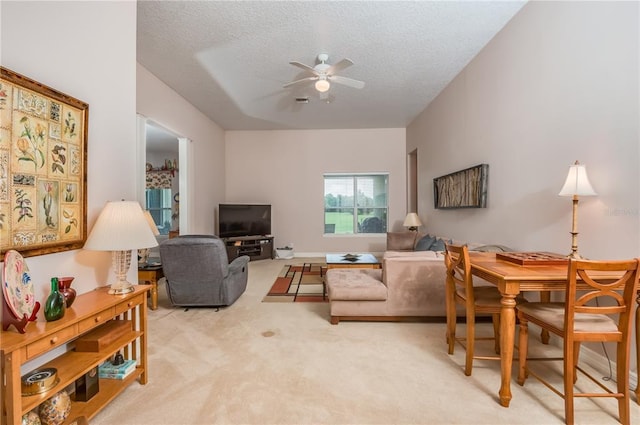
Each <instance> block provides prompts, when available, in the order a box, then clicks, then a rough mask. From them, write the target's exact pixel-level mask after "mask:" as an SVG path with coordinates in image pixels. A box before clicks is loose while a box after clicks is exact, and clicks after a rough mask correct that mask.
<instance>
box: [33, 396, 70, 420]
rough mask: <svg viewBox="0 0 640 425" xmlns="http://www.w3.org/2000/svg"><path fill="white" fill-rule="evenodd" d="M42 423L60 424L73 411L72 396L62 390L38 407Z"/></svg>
mask: <svg viewBox="0 0 640 425" xmlns="http://www.w3.org/2000/svg"><path fill="white" fill-rule="evenodd" d="M38 411H39V414H40V422H42V425H60V424H61V423H63V422H64V420H65V419H67V417H68V416H69V413H71V397H69V394H67V392H66V391H64V390H62V391H60V392H59V393H56V394H55V395H53V396H52V397H51V398H50V399H48V400H46V401H45V402H44V403H42V404H41V405H40V407H39V408H38Z"/></svg>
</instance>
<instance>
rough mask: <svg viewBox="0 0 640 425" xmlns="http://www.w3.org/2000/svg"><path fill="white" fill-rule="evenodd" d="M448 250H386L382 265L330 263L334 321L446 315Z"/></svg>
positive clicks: (329, 273)
mask: <svg viewBox="0 0 640 425" xmlns="http://www.w3.org/2000/svg"><path fill="white" fill-rule="evenodd" d="M445 271H446V268H445V265H444V256H443V255H442V254H441V253H437V252H433V251H416V252H392V251H388V252H386V253H385V255H384V258H383V259H382V270H375V269H330V270H328V271H327V274H326V276H325V282H326V285H327V293H328V296H329V304H330V309H331V323H332V324H338V323H339V322H340V320H385V321H391V320H407V319H417V318H426V317H432V318H441V319H442V318H444V317H445V313H446V312H445V298H444V281H445Z"/></svg>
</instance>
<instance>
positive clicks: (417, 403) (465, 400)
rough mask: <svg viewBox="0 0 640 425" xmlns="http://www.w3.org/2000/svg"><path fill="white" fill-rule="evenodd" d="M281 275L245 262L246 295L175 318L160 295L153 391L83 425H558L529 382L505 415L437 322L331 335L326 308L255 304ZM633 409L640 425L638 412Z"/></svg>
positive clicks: (344, 328) (488, 373)
mask: <svg viewBox="0 0 640 425" xmlns="http://www.w3.org/2000/svg"><path fill="white" fill-rule="evenodd" d="M314 260H315V261H317V260H318V259H309V258H306V259H295V260H287V264H289V263H292V262H299V263H300V264H301V263H304V262H314ZM283 264H284V263H283V262H281V260H261V261H255V262H251V263H249V285H248V288H247V291H246V292H245V294H243V295H242V296H241V297H240V299H239V300H238V301H237V302H236V303H235V304H234V305H232V306H231V307H228V308H225V309H221V310H220V311H218V312H216V311H215V310H214V309H203V308H192V309H190V310H188V311H184V309H182V308H175V309H174V308H171V307H169V305H168V302H167V299H166V293H165V288H164V285H161V287H160V289H159V293H160V306H159V308H158V310H156V311H149V383H148V384H147V385H144V386H142V385H140V384H138V383H134V384H133V385H131V386H130V387H129V388H128V389H127V390H126V391H125V392H124V393H122V394H120V395H119V396H118V397H117V398H116V399H115V400H114V401H113V402H112V403H111V404H110V405H109V406H107V407H106V409H105V410H103V411H102V412H101V413H100V414H98V415H97V416H96V417H95V418H94V419H93V420H92V421H91V424H92V425H107V424H108V425H129V424H153V425H165V424H166V425H177V424H562V423H564V419H563V418H564V416H563V415H564V407H563V402H562V399H561V398H559V397H558V396H556V395H554V394H553V393H551V392H550V391H549V390H547V389H546V388H544V387H543V386H542V385H541V384H539V383H537V382H536V381H535V380H534V379H530V380H529V381H527V384H526V386H525V387H520V386H518V385H517V384H516V383H515V379H514V381H513V384H512V387H511V388H512V392H513V400H512V402H511V407H510V408H508V409H507V408H503V407H501V406H500V405H499V404H498V401H497V391H498V388H499V386H500V371H499V364H498V363H497V362H495V361H477V362H476V364H475V366H474V369H473V375H472V376H470V377H467V376H465V375H464V373H463V371H462V365H463V363H464V352H463V350H462V349H461V348H460V347H459V346H458V347H456V352H455V354H454V355H453V356H449V355H448V354H447V352H446V345H445V340H444V333H445V326H444V324H442V323H379V322H376V323H366V322H341V323H340V324H339V325H337V326H334V325H331V324H329V320H328V319H329V305H328V303H263V302H262V298H263V297H264V294H265V293H266V292H267V291H268V290H269V288H270V286H271V285H272V284H273V282H274V279H275V277H276V276H277V275H278V273H279V272H280V270H281V269H282V266H283ZM490 327H491V325H490V324H489V323H486V324H480V325H479V328H480V332H485V331H486V333H488V334H490V332H491V329H490ZM463 331H464V326H459V332H463ZM487 344H488V345H487V346H486V348H487V349H489V350H491V346H492V343H490V342H487ZM538 348H540V347H539V344H538V345H536V344H535V343H532V353H536V349H538ZM480 349H482V346H481V347H480ZM544 349H548V348H544ZM631 409H632V418H631V422H632V423H636V424H638V423H640V413H639V408H638V405H636V404H635V401H634V402H633V404H632V407H631ZM616 418H617V407H616V403H615V402H614V401H612V400H596V401H591V400H578V401H577V402H576V423H578V424H580V423H583V424H604V423H617V420H616Z"/></svg>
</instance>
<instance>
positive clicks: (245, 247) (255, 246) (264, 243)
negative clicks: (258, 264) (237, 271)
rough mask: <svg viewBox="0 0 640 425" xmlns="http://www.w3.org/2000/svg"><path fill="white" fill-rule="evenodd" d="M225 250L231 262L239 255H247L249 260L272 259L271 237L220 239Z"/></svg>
mask: <svg viewBox="0 0 640 425" xmlns="http://www.w3.org/2000/svg"><path fill="white" fill-rule="evenodd" d="M222 241H223V242H224V245H225V247H226V248H227V257H229V262H232V261H233V260H235V259H236V258H238V257H240V256H241V255H248V256H249V257H250V258H251V260H264V259H267V258H271V259H273V236H238V237H235V238H222Z"/></svg>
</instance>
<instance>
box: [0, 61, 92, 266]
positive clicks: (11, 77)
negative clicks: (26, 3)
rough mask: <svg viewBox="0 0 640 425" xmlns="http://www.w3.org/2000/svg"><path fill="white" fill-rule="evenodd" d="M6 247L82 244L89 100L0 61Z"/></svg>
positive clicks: (0, 231)
mask: <svg viewBox="0 0 640 425" xmlns="http://www.w3.org/2000/svg"><path fill="white" fill-rule="evenodd" d="M0 72H1V74H0V254H1V255H4V253H5V252H6V251H8V250H16V251H18V252H20V253H21V254H22V256H23V257H29V256H34V255H42V254H49V253H54V252H60V251H68V250H72V249H79V248H82V246H83V245H84V242H85V240H86V237H87V134H88V116H89V105H88V104H87V103H85V102H82V101H80V100H78V99H76V98H74V97H71V96H69V95H67V94H64V93H61V92H59V91H57V90H55V89H53V88H51V87H48V86H46V85H44V84H41V83H39V82H37V81H34V80H32V79H30V78H28V77H25V76H23V75H20V74H18V73H16V72H14V71H11V70H9V69H7V68H4V67H0Z"/></svg>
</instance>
